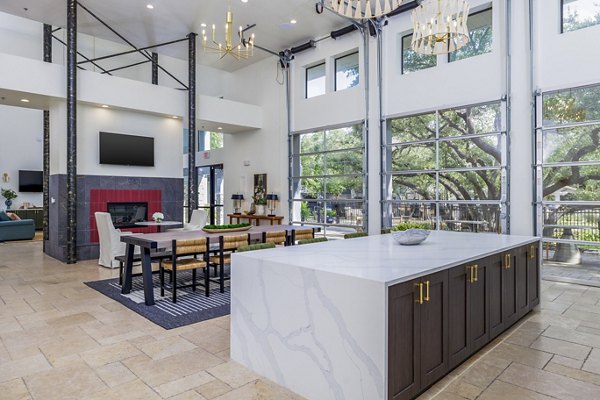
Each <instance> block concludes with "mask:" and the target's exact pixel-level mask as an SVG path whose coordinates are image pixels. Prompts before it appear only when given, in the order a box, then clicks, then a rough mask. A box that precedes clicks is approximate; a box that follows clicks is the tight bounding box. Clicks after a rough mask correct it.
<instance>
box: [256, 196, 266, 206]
mask: <svg viewBox="0 0 600 400" xmlns="http://www.w3.org/2000/svg"><path fill="white" fill-rule="evenodd" d="M256 205H258V206H266V205H267V198H266V197H260V198H258V199H256Z"/></svg>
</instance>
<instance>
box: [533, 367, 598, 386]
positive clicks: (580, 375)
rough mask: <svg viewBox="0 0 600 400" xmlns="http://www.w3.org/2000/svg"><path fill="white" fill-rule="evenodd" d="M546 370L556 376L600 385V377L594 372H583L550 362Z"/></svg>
mask: <svg viewBox="0 0 600 400" xmlns="http://www.w3.org/2000/svg"><path fill="white" fill-rule="evenodd" d="M544 370H546V371H548V372H553V373H555V374H559V375H563V376H568V377H569V378H573V379H577V380H578V381H583V382H589V383H593V384H595V385H600V375H598V374H594V373H592V372H586V371H582V370H580V369H577V368H571V367H567V366H565V365H560V364H556V363H553V362H549V363H548V365H546V367H544Z"/></svg>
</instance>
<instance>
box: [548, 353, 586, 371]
mask: <svg viewBox="0 0 600 400" xmlns="http://www.w3.org/2000/svg"><path fill="white" fill-rule="evenodd" d="M550 363H554V364H558V365H563V366H565V367H569V368H575V369H581V366H582V365H583V360H575V359H574V358H569V357H563V356H559V355H555V356H554V357H552V360H550ZM550 363H549V364H550ZM549 364H548V365H549Z"/></svg>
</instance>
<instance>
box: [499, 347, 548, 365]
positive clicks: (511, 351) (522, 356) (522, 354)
mask: <svg viewBox="0 0 600 400" xmlns="http://www.w3.org/2000/svg"><path fill="white" fill-rule="evenodd" d="M490 355H491V356H493V357H496V358H503V359H505V360H507V361H514V362H518V363H521V364H525V365H529V366H532V367H536V368H542V367H543V366H544V365H546V363H548V361H550V359H551V358H552V354H550V353H546V352H543V351H539V350H535V349H530V348H527V347H522V346H516V345H513V344H510V343H502V344H500V345H498V347H496V348H495V349H494V350H492V351H491V353H490Z"/></svg>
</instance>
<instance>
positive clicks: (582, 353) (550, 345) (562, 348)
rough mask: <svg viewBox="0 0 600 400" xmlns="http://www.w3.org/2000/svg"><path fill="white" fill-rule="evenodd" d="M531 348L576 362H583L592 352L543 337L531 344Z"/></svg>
mask: <svg viewBox="0 0 600 400" xmlns="http://www.w3.org/2000/svg"><path fill="white" fill-rule="evenodd" d="M531 348H532V349H537V350H542V351H545V352H548V353H554V354H558V355H562V356H565V357H571V358H575V359H577V360H585V359H586V358H587V356H588V354H590V351H591V350H592V348H591V347H588V346H583V345H580V344H575V343H570V342H565V341H564V340H558V339H553V338H550V337H545V336H540V338H539V339H537V340H536V341H535V342H533V343H532V344H531Z"/></svg>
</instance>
